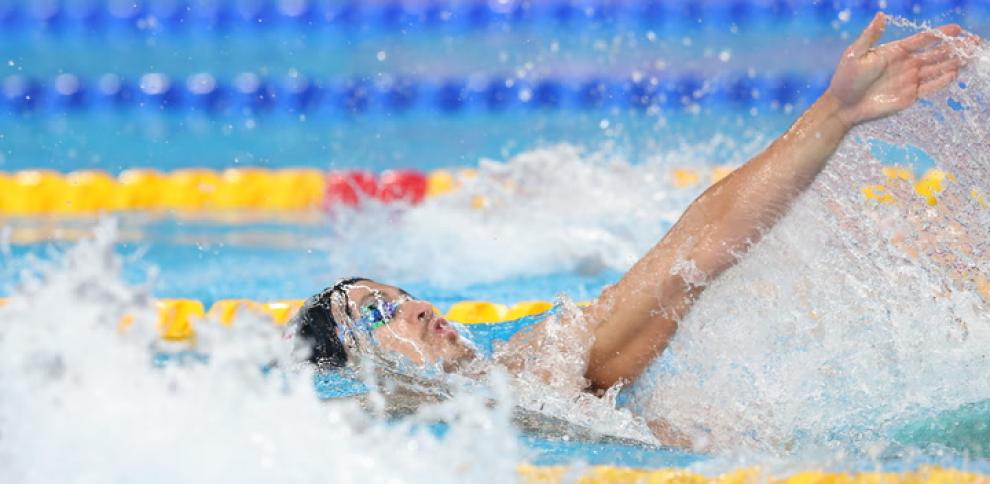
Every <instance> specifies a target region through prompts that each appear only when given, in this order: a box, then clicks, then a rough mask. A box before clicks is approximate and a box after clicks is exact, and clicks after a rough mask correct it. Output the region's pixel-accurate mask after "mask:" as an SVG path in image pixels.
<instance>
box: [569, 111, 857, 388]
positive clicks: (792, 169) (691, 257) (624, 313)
mask: <svg viewBox="0 0 990 484" xmlns="http://www.w3.org/2000/svg"><path fill="white" fill-rule="evenodd" d="M848 130H849V128H848V124H847V123H846V122H845V121H844V120H843V119H842V117H841V116H840V114H839V111H838V108H837V107H836V105H835V103H834V101H833V100H832V99H831V98H830V97H829V96H823V97H822V98H821V99H819V101H818V102H816V103H815V104H814V105H813V106H812V107H811V108H809V109H808V110H807V111H806V112H805V113H804V114H803V115H802V116H801V117H800V118H799V119H798V121H797V122H795V123H794V125H793V126H792V127H791V128H790V129H789V130H788V131H787V133H785V134H784V135H783V136H781V137H780V138H779V139H777V140H776V141H775V142H774V143H773V144H771V145H770V146H769V147H768V148H767V149H766V150H764V151H763V152H762V153H760V154H759V155H758V156H756V157H755V158H753V159H752V160H750V161H749V162H748V163H746V164H745V165H743V166H742V167H740V168H739V169H738V170H736V171H735V172H733V173H732V174H730V175H729V176H727V177H726V178H724V179H723V180H722V181H720V182H719V183H718V184H716V185H714V186H712V187H711V188H709V189H708V190H707V191H706V192H705V193H704V194H702V195H701V196H700V197H698V199H697V200H695V201H694V203H692V204H691V205H690V206H689V207H688V209H687V210H686V211H685V212H684V214H683V215H682V216H681V219H680V220H679V221H678V222H677V224H675V225H674V227H673V228H671V230H670V231H669V232H668V233H667V234H666V235H665V236H664V238H663V239H662V240H661V241H660V242H659V243H658V244H657V245H656V246H654V247H653V248H652V249H651V250H650V251H649V252H648V253H647V254H646V255H645V256H644V257H643V258H642V259H640V260H639V261H638V262H637V263H636V264H635V265H634V266H633V267H632V268H631V269H630V270H629V272H627V273H626V275H625V276H624V277H623V278H622V279H621V280H620V281H619V282H618V283H617V284H616V285H614V286H612V287H610V288H608V289H607V290H606V291H604V292H603V293H602V295H601V297H599V298H598V300H597V301H596V302H595V304H594V305H593V306H592V307H590V308H588V316H589V317H590V318H592V319H593V320H595V321H598V322H600V323H601V324H599V327H598V329H597V330H596V331H595V337H596V341H595V345H594V347H593V348H592V352H591V359H590V361H589V365H588V372H587V376H588V378H589V379H590V380H591V381H592V384H593V386H595V387H597V388H607V387H608V386H611V385H612V384H614V383H615V382H616V381H617V380H619V379H621V378H633V377H635V376H636V375H638V373H639V372H640V371H641V370H642V369H643V368H645V366H646V365H647V364H649V362H650V361H652V359H653V358H654V357H655V356H656V355H657V354H659V353H660V352H661V351H662V350H663V349H664V348H665V347H666V345H667V342H668V341H669V339H670V338H671V337H672V336H673V334H674V332H675V331H676V330H677V323H678V321H680V319H681V318H682V317H683V316H684V315H685V314H686V313H687V311H688V310H689V309H690V307H691V305H692V304H693V302H694V299H695V298H696V297H697V295H698V294H699V293H700V292H701V291H702V290H703V289H704V287H705V286H706V285H707V284H708V283H709V282H710V281H711V280H712V279H714V278H715V277H716V276H718V275H719V274H720V273H722V272H723V271H724V270H725V269H727V268H729V267H730V266H732V265H733V264H734V263H735V262H736V260H737V258H738V256H739V255H740V254H741V253H743V252H745V251H746V249H747V248H748V247H749V246H750V245H751V244H752V243H754V242H756V241H757V240H759V238H760V235H761V234H762V233H763V231H765V230H766V229H767V228H769V227H770V226H772V225H773V223H774V222H776V221H777V220H778V219H779V218H780V217H781V216H782V215H783V214H784V212H785V211H786V209H787V207H788V206H789V205H790V203H791V202H792V201H793V200H794V198H795V197H797V196H798V195H799V194H800V193H801V192H802V191H803V190H804V189H805V188H807V187H808V185H809V184H810V183H811V181H812V180H813V179H814V178H815V175H817V174H818V172H820V171H821V169H822V167H823V166H824V165H825V162H826V161H827V160H828V158H829V156H830V155H831V154H832V153H833V152H834V151H835V148H836V147H837V146H838V145H839V143H840V142H841V141H842V138H843V136H845V134H846V133H847V132H848Z"/></svg>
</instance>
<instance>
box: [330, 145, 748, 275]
mask: <svg viewBox="0 0 990 484" xmlns="http://www.w3.org/2000/svg"><path fill="white" fill-rule="evenodd" d="M762 144H763V138H757V139H755V140H754V141H752V142H751V143H750V144H748V145H746V146H739V144H738V142H737V141H734V140H733V139H730V138H727V137H723V136H718V137H716V138H714V139H712V140H711V141H709V142H706V143H703V144H700V145H690V146H682V147H681V148H679V149H676V150H673V151H669V152H665V153H659V154H658V155H657V156H656V157H654V158H653V159H652V160H651V161H649V162H647V163H643V164H640V165H630V164H628V163H626V162H625V161H623V160H622V159H618V158H614V157H609V156H607V155H604V154H601V153H588V152H583V151H581V150H579V149H578V148H575V147H573V146H569V145H558V146H552V147H547V148H543V149H536V150H533V151H527V152H525V153H523V154H520V155H518V156H516V157H514V158H512V159H510V160H508V161H506V162H504V163H503V162H496V161H492V160H485V161H483V162H482V163H481V165H480V167H479V170H478V175H477V177H474V178H465V179H462V182H463V183H464V186H463V187H462V188H461V189H459V190H457V191H455V192H453V193H450V194H446V195H443V196H440V197H435V198H431V199H428V200H427V201H426V202H425V203H423V204H421V205H419V206H417V207H414V208H412V209H409V210H404V209H402V210H398V211H396V210H394V208H393V209H389V208H388V207H382V206H375V205H374V204H369V205H370V206H367V207H365V209H363V210H361V211H358V212H345V213H343V214H341V216H340V218H339V220H338V222H337V223H336V224H335V230H334V234H333V235H332V236H331V238H330V239H329V241H328V243H327V246H328V247H327V248H328V252H329V254H330V258H331V262H332V267H333V268H334V270H336V271H339V273H340V274H362V275H367V276H368V277H374V278H377V279H380V280H383V281H390V282H394V283H404V282H409V281H429V282H430V283H431V284H434V285H438V286H442V287H450V288H453V287H463V286H465V285H469V284H472V283H480V282H492V281H498V280H504V279H510V278H514V277H523V276H531V275H543V274H553V273H559V272H569V271H575V270H576V271H580V272H584V273H592V274H593V273H596V272H598V271H601V270H604V269H613V270H624V269H626V268H628V267H629V266H631V265H632V263H633V262H635V261H636V259H637V258H638V257H639V256H640V255H641V254H643V253H644V252H645V251H646V250H647V249H648V248H649V247H650V246H652V245H653V244H654V243H656V241H657V240H658V239H659V238H660V236H661V235H662V234H663V233H664V232H665V231H666V230H667V228H668V227H669V226H670V225H671V224H672V223H673V222H674V221H676V219H677V217H678V216H679V215H680V213H681V211H682V210H683V209H684V207H685V206H686V205H687V204H688V203H689V202H690V201H691V200H692V199H693V198H694V197H695V196H697V195H698V193H700V190H701V189H702V188H703V187H704V186H706V185H707V180H708V176H709V174H710V170H709V168H710V167H711V166H710V164H708V163H706V160H710V159H713V158H714V156H713V153H715V152H717V151H734V152H735V153H736V156H737V157H738V160H739V161H744V160H745V158H744V157H745V156H746V155H747V154H752V153H753V152H755V150H756V148H758V147H759V146H761V145H762ZM674 167H688V168H694V169H696V170H697V172H698V173H699V174H700V175H701V176H702V181H701V183H699V184H698V185H696V186H694V187H691V188H685V189H678V190H674V189H672V188H671V187H672V181H671V170H672V169H673V168H674ZM480 200H484V202H483V204H484V208H478V205H479V201H480Z"/></svg>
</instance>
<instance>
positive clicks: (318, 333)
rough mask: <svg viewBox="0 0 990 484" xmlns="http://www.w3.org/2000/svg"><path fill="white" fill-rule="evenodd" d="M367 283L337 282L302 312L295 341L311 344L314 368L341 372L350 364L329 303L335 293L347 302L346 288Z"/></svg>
mask: <svg viewBox="0 0 990 484" xmlns="http://www.w3.org/2000/svg"><path fill="white" fill-rule="evenodd" d="M366 280H368V279H367V278H364V277H351V278H348V279H343V280H341V281H338V282H337V283H336V284H334V285H332V286H330V287H328V288H326V289H324V290H323V291H322V292H320V293H319V294H316V295H314V296H312V297H310V298H309V299H307V300H306V302H305V303H304V304H303V306H302V307H301V308H299V312H297V313H296V315H295V317H294V318H293V322H292V324H293V325H295V329H296V337H298V338H303V339H305V340H306V341H307V342H308V343H309V345H310V355H309V361H310V362H311V363H313V364H314V365H316V366H318V367H321V368H327V367H334V368H340V367H343V366H344V365H346V364H347V351H346V350H345V347H344V342H343V341H341V340H340V337H339V336H338V335H337V325H338V324H340V323H338V322H337V321H336V320H335V319H334V317H333V311H332V310H331V306H330V303H331V301H332V298H333V296H334V294H335V293H342V294H343V295H344V298H345V301H346V297H347V294H346V291H347V287H348V286H350V285H351V284H354V283H356V282H358V281H366Z"/></svg>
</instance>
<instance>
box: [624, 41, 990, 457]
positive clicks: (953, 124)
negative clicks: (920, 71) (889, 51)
mask: <svg viewBox="0 0 990 484" xmlns="http://www.w3.org/2000/svg"><path fill="white" fill-rule="evenodd" d="M988 61H990V57H988V56H987V51H986V50H983V51H981V52H980V53H979V54H978V58H976V59H974V60H973V63H974V64H973V66H972V67H971V68H968V69H967V70H966V71H965V72H964V74H963V76H962V77H961V80H962V81H964V83H965V84H966V86H967V87H966V88H965V89H961V88H960V87H959V86H954V87H953V88H951V89H949V90H948V91H947V92H945V93H942V94H939V95H936V96H934V97H933V98H931V99H930V103H928V104H922V105H918V106H916V107H914V108H912V109H910V110H908V111H906V112H904V113H901V114H899V115H897V116H894V117H891V118H888V119H884V120H881V121H878V122H874V123H869V124H866V125H863V126H861V127H859V128H857V129H855V130H854V132H853V133H852V134H851V135H850V136H849V138H848V139H847V140H846V142H845V143H843V145H842V146H841V147H840V149H839V150H838V152H837V153H836V154H835V155H834V157H833V159H832V160H831V161H830V162H829V165H828V167H827V168H826V169H825V171H824V172H823V173H822V174H821V175H820V177H819V178H818V180H817V181H816V182H815V184H814V185H813V186H812V188H811V189H810V190H809V192H808V193H807V194H806V195H805V196H804V197H803V198H802V199H800V201H799V202H798V203H797V204H796V206H795V207H794V208H793V209H792V210H791V212H790V213H789V215H788V216H786V217H785V218H784V220H782V221H781V222H780V223H779V224H778V225H777V226H776V227H775V228H774V229H773V230H771V231H770V232H769V234H767V236H766V237H765V239H764V240H763V241H762V242H761V243H760V244H758V245H757V246H756V247H755V248H754V249H753V250H752V251H751V252H750V253H749V255H748V256H747V257H745V258H744V259H743V260H742V262H741V263H740V264H739V265H737V266H736V267H734V268H733V269H731V270H730V271H728V272H727V273H726V274H725V275H724V276H723V277H722V278H720V279H719V280H718V281H717V282H716V283H715V284H713V285H712V287H710V288H709V289H708V290H707V291H706V292H705V293H704V294H703V295H702V297H701V299H700V300H699V301H698V302H697V304H696V305H695V307H694V309H693V310H692V312H691V313H690V314H689V317H688V318H687V319H686V320H685V321H683V322H682V324H681V325H680V327H679V332H678V334H677V336H676V337H675V338H674V340H673V342H672V344H671V346H670V348H669V349H668V351H667V353H666V354H665V357H664V358H663V360H662V361H661V362H659V363H658V364H657V365H655V366H654V368H652V370H651V371H650V372H649V374H648V375H647V376H646V377H645V378H644V379H643V382H642V383H643V384H642V385H641V387H643V388H646V387H648V388H650V391H646V392H643V393H642V394H640V398H639V399H638V400H639V401H638V404H639V405H640V406H641V407H642V408H645V409H646V411H647V412H648V413H649V414H651V415H655V416H662V417H663V418H665V419H666V420H667V421H669V422H671V423H672V424H673V425H674V427H675V428H677V429H679V430H681V431H683V432H686V433H688V434H692V435H694V436H696V437H697V438H698V440H699V442H701V443H703V444H705V445H706V446H708V447H709V448H714V449H721V450H722V451H727V450H734V451H754V450H756V451H759V452H762V453H768V454H769V455H792V456H793V455H798V454H800V455H802V458H803V459H808V458H809V457H808V455H814V456H815V457H814V458H815V459H819V460H820V461H821V460H828V459H833V458H834V457H835V456H836V455H838V454H843V455H846V454H849V453H856V452H863V453H865V454H867V455H877V453H878V452H880V451H881V450H883V449H885V448H886V447H888V446H889V445H890V444H891V441H890V440H891V439H890V432H892V431H894V430H895V429H896V428H898V427H899V426H902V425H905V424H906V423H909V422H911V421H915V420H916V419H919V418H927V417H930V416H931V415H933V414H935V413H936V412H938V411H940V410H948V409H953V408H956V407H958V406H959V405H961V404H964V403H968V402H975V401H980V400H984V399H988V398H990V373H988V372H987V371H986V349H987V348H988V347H990V310H988V307H990V297H987V296H983V297H981V296H980V295H979V289H978V286H979V284H978V283H977V282H976V281H977V280H978V277H979V276H975V274H977V273H982V275H983V277H987V276H990V232H988V231H987V227H988V226H990V210H988V209H986V208H985V207H981V206H980V204H979V203H978V202H977V201H976V200H975V199H974V198H973V197H972V196H971V194H970V192H971V190H974V189H976V190H979V191H981V192H982V193H986V192H987V189H990V177H988V173H990V152H988V151H987V148H986V147H987V146H988V141H990V132H988V130H987V126H990V110H988V108H987V100H986V93H987V92H990V91H988V88H990V85H988V81H990V76H988V75H987V66H988V65H990V62H988ZM950 97H951V98H953V99H955V100H957V101H959V102H961V103H962V104H963V105H964V106H966V109H964V110H961V111H957V110H953V109H951V108H950V107H948V104H949V103H948V98H950ZM871 139H879V140H884V141H886V142H892V143H907V142H909V143H911V144H914V145H915V146H918V147H920V148H922V149H924V150H925V151H926V152H927V153H929V154H930V155H931V156H932V157H933V158H934V159H935V161H936V165H937V167H938V168H941V169H943V170H946V171H948V172H950V173H952V174H954V176H955V180H952V181H947V182H946V185H947V188H946V190H945V191H944V192H943V193H941V194H940V195H939V197H938V198H939V204H938V205H937V206H935V207H930V206H928V205H927V204H926V203H925V201H924V199H922V198H920V197H918V196H917V195H916V194H915V193H914V190H913V188H912V186H911V185H910V184H908V183H905V182H893V181H890V180H887V179H885V178H884V177H883V176H882V175H881V174H880V172H881V170H880V168H881V167H880V164H879V162H878V161H877V160H875V159H873V158H872V156H871V153H870V150H869V146H868V142H869V140H871ZM875 183H884V184H886V185H887V186H888V190H889V191H890V193H892V194H893V195H894V196H895V197H896V198H897V199H898V203H897V204H894V205H886V204H877V203H871V202H866V201H864V199H863V196H862V195H861V194H860V192H859V189H860V187H861V186H863V185H867V184H875ZM933 437H934V438H938V436H933ZM917 444H918V445H923V444H924V443H923V442H919V443H917ZM810 448H817V449H818V450H819V451H820V453H815V452H809V449H810Z"/></svg>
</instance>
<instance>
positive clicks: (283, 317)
mask: <svg viewBox="0 0 990 484" xmlns="http://www.w3.org/2000/svg"><path fill="white" fill-rule="evenodd" d="M303 302H304V301H303V300H302V299H287V300H281V301H271V302H259V301H252V300H250V299H221V300H218V301H215V302H214V303H213V305H212V306H210V308H209V310H207V309H206V307H205V306H204V305H203V303H202V302H200V301H197V300H195V299H159V300H158V301H157V302H156V303H155V311H156V312H157V323H156V324H157V327H158V331H159V333H160V334H161V337H162V339H164V340H167V341H183V340H188V339H190V338H192V337H193V336H194V334H195V325H196V324H198V323H200V322H203V321H205V320H212V321H216V322H219V323H220V324H222V325H224V326H232V325H233V324H234V322H235V319H236V318H237V316H238V315H239V314H243V313H244V312H251V313H254V314H256V315H259V316H262V317H267V318H269V319H271V320H272V322H273V323H275V324H276V325H279V326H282V325H285V324H286V323H288V322H289V319H291V318H292V316H293V315H294V314H295V313H296V311H298V310H299V308H300V307H302V305H303ZM3 303H4V300H2V299H0V305H3ZM579 304H586V303H579ZM551 307H553V304H552V303H551V302H549V301H522V302H518V303H516V304H513V305H511V306H507V305H504V304H498V303H492V302H487V301H460V302H456V303H454V304H452V305H451V306H450V309H448V310H447V313H446V314H444V317H445V318H447V319H448V320H450V321H455V322H458V323H462V324H477V323H500V322H504V321H511V320H514V319H519V318H522V317H526V316H531V315H534V314H539V313H542V312H544V311H546V310H548V309H550V308H551ZM437 312H438V313H441V312H440V311H439V310H437ZM133 323H134V317H133V316H130V315H128V316H125V317H124V318H123V319H122V320H121V321H120V325H119V327H120V328H121V329H122V330H123V329H126V328H127V327H128V326H130V325H131V324H133Z"/></svg>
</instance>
